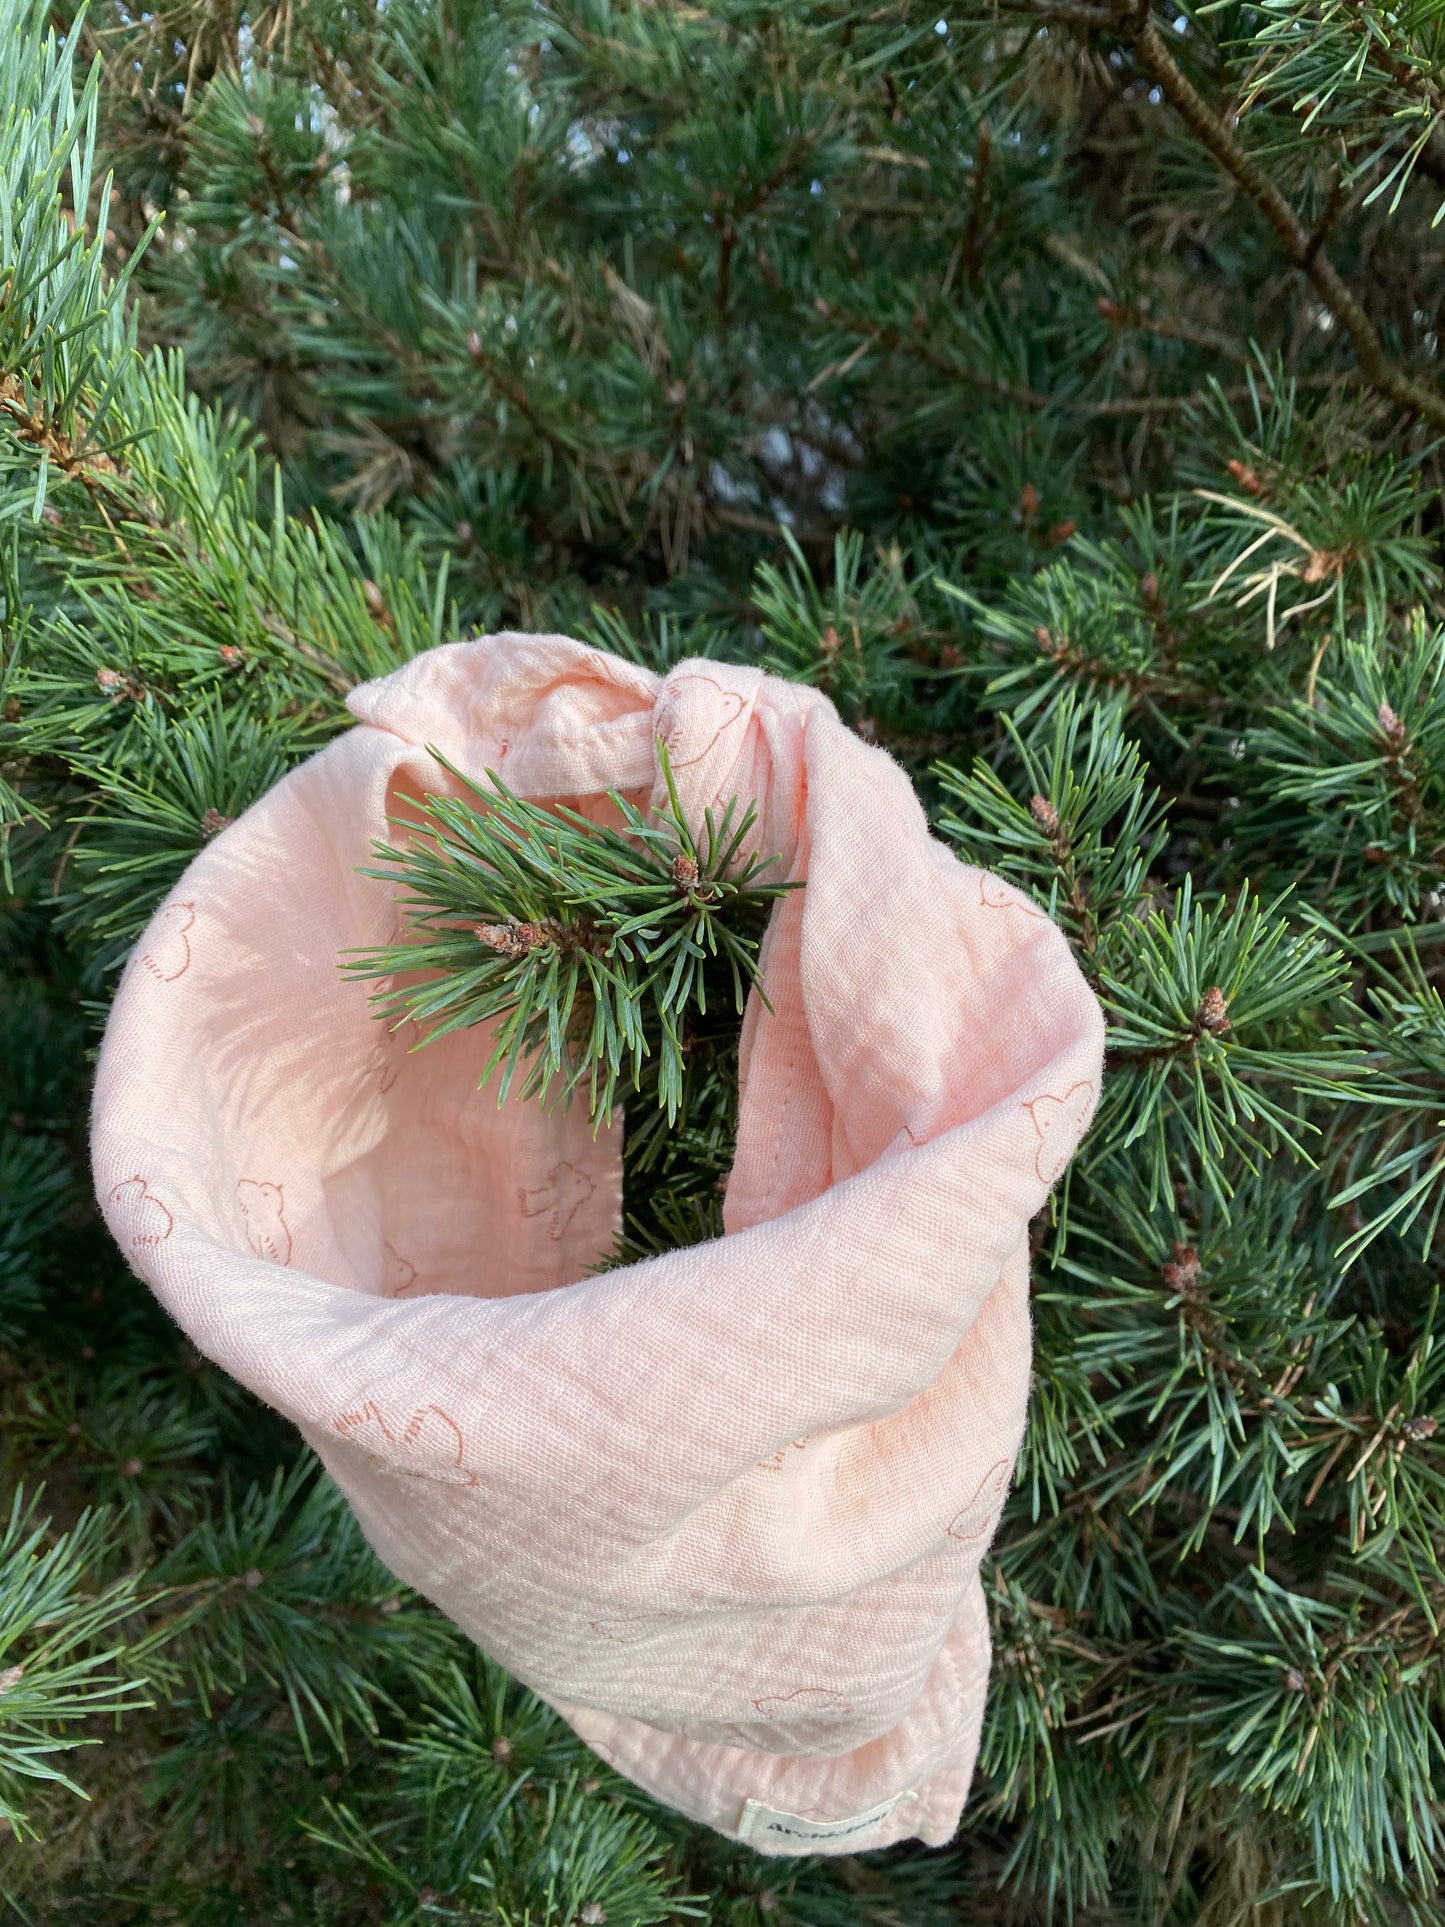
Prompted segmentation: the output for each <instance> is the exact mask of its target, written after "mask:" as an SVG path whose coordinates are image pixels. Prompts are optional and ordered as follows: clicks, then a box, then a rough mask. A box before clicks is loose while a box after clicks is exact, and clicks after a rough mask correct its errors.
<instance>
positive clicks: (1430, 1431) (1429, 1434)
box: [1400, 1412, 1440, 1445]
mask: <svg viewBox="0 0 1445 1927" xmlns="http://www.w3.org/2000/svg"><path fill="white" fill-rule="evenodd" d="M1439 1430H1440V1422H1439V1420H1438V1419H1433V1418H1431V1417H1430V1415H1429V1413H1428V1412H1422V1413H1421V1414H1420V1416H1419V1417H1418V1418H1407V1419H1406V1420H1405V1423H1404V1424H1403V1425H1402V1426H1401V1427H1400V1437H1401V1438H1402V1439H1405V1440H1406V1441H1407V1442H1408V1443H1409V1444H1411V1445H1424V1444H1425V1443H1426V1442H1427V1440H1429V1439H1433V1438H1434V1436H1435V1434H1436V1433H1437V1432H1438V1431H1439Z"/></svg>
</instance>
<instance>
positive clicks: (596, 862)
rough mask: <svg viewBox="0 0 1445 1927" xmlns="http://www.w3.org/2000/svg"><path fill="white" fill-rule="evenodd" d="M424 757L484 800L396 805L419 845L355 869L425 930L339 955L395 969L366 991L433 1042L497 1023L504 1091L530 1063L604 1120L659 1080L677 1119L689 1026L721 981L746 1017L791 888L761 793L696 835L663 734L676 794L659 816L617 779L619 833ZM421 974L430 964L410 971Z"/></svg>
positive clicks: (539, 1078) (554, 1089)
mask: <svg viewBox="0 0 1445 1927" xmlns="http://www.w3.org/2000/svg"><path fill="white" fill-rule="evenodd" d="M432 754H433V755H435V756H437V760H438V762H440V763H441V764H442V765H443V767H444V768H445V769H446V770H447V771H448V772H449V773H450V774H451V775H452V776H453V777H455V778H456V779H457V781H458V782H459V783H461V784H463V785H464V787H465V788H466V789H467V790H468V791H470V792H471V795H472V796H473V797H476V798H477V799H478V801H479V802H480V803H481V804H482V805H483V806H484V807H482V808H480V809H479V808H477V807H475V806H474V805H473V803H472V802H471V801H469V800H468V799H467V798H465V797H440V796H428V797H426V798H425V799H424V800H423V803H422V805H421V812H422V822H421V823H420V824H418V823H417V822H415V821H407V820H405V819H397V820H398V821H401V822H403V824H404V827H406V828H408V829H410V830H412V831H413V832H414V835H413V840H412V842H411V844H410V845H409V846H408V847H407V849H405V850H404V851H402V852H401V853H400V854H398V853H397V852H396V851H395V850H393V849H392V848H391V846H390V845H388V844H384V843H382V844H378V845H377V846H376V848H377V854H378V855H379V856H381V857H383V858H385V861H384V862H383V863H380V864H378V865H377V866H376V867H375V868H366V869H364V872H363V873H364V874H365V875H368V876H374V877H377V878H379V879H380V880H381V881H383V882H387V883H392V884H396V885H399V886H401V888H402V889H403V890H405V891H407V892H408V893H409V894H407V895H405V896H403V897H402V898H401V902H402V905H403V908H404V910H405V914H406V916H407V920H408V922H409V924H410V926H411V929H412V931H413V932H414V933H415V940H414V941H411V942H407V943H399V944H388V945H384V946H382V947H380V948H377V949H372V950H364V951H361V952H358V953H354V954H353V955H352V956H351V957H350V958H348V960H347V962H346V964H345V967H346V968H347V969H349V970H350V971H352V972H354V973H355V974H356V975H357V976H359V977H363V978H370V979H378V978H382V979H389V980H391V981H390V982H389V983H388V986H387V988H385V989H384V990H381V991H379V992H377V993H376V995H375V996H374V998H373V1002H374V1003H375V1004H376V1005H377V1007H378V1012H379V1014H380V1015H381V1016H382V1017H383V1018H385V1020H386V1021H387V1022H389V1023H391V1024H392V1025H397V1024H400V1023H403V1022H405V1021H407V1020H408V1019H414V1020H415V1021H416V1022H417V1023H418V1024H419V1025H420V1026H421V1028H422V1030H423V1032H424V1033H425V1037H424V1041H426V1042H430V1041H432V1040H433V1039H435V1038H438V1037H444V1036H447V1035H448V1034H450V1033H451V1032H452V1031H456V1030H462V1029H466V1028H470V1027H471V1026H473V1025H477V1024H492V1025H494V1026H495V1030H494V1037H493V1045H492V1050H491V1054H490V1056H489V1057H488V1059H487V1062H486V1066H485V1068H484V1070H483V1071H482V1074H481V1077H480V1079H479V1080H478V1088H479V1089H480V1088H481V1087H482V1086H484V1085H485V1084H486V1083H487V1082H488V1081H489V1079H490V1078H491V1077H492V1075H493V1073H494V1072H497V1071H500V1073H501V1076H500V1081H499V1084H498V1091H497V1101H498V1103H499V1104H500V1103H503V1102H505V1100H506V1098H507V1096H508V1094H509V1093H510V1091H511V1090H512V1087H513V1085H514V1083H515V1082H516V1079H517V1076H518V1072H519V1071H522V1073H523V1075H522V1083H521V1092H522V1095H523V1096H524V1097H545V1098H547V1099H548V1100H552V1099H555V1098H558V1097H560V1098H561V1100H562V1101H563V1102H564V1103H571V1101H572V1099H573V1098H574V1097H575V1096H576V1094H577V1093H578V1092H579V1091H583V1092H585V1095H586V1099H587V1107H588V1112H589V1115H590V1117H591V1119H592V1124H593V1128H594V1130H596V1129H597V1128H599V1127H600V1125H601V1123H602V1122H603V1120H604V1119H606V1118H607V1117H609V1116H610V1114H611V1111H612V1108H613V1105H614V1103H615V1102H616V1099H617V1095H618V1090H619V1087H620V1086H627V1087H630V1088H631V1089H632V1090H633V1091H642V1090H644V1088H645V1086H648V1087H651V1088H652V1089H653V1090H654V1091H655V1094H656V1106H657V1108H658V1109H660V1110H661V1111H663V1112H665V1113H666V1116H667V1120H668V1123H669V1124H672V1123H673V1122H675V1121H676V1119H677V1118H678V1116H679V1114H680V1113H681V1112H683V1111H684V1109H685V1093H686V1089H687V1085H688V1082H689V1073H690V1069H691V1066H690V1058H691V1056H692V1055H693V1053H694V1046H695V1039H696V1028H697V1027H699V1026H701V1025H704V1024H705V1023H706V1021H707V1019H708V1016H709V1010H710V1008H711V1010H712V1013H713V1015H714V1016H715V1015H716V1014H717V1011H718V1009H719V1006H720V1004H721V1003H722V1002H723V1000H724V998H725V997H726V996H727V995H728V993H730V995H731V1008H732V1009H733V1010H734V1011H735V1012H736V1013H738V1014H741V1012H742V1010H743V1007H744V1004H745V1001H746V997H747V992H748V990H749V989H750V988H752V987H757V988H758V989H759V994H760V995H761V994H762V992H761V984H760V979H759V973H758V946H759V943H760V942H761V939H762V934H763V930H764V928H765V926H766V922H767V915H768V912H769V911H770V909H771V907H772V905H773V903H774V902H775V901H776V900H777V899H778V898H779V897H781V896H782V895H784V894H785V893H786V892H787V891H788V890H792V889H796V888H798V887H799V885H798V884H797V883H795V882H772V881H767V880H764V879H763V874H762V873H763V872H764V871H765V870H767V869H769V868H770V867H771V866H772V865H773V864H774V863H775V862H776V861H777V859H776V857H771V856H770V857H763V856H761V855H760V854H759V853H758V852H757V851H755V850H753V851H747V852H746V853H745V852H744V849H743V846H744V844H745V843H746V841H747V839H748V837H749V835H750V833H751V831H752V829H753V827H754V825H755V824H756V822H757V808H756V806H755V805H751V804H750V805H749V806H748V807H747V808H746V809H745V810H743V811H742V812H741V814H739V810H738V803H737V799H736V798H733V799H731V800H730V801H729V802H728V804H727V805H726V807H725V808H724V810H723V813H722V817H721V820H720V821H719V820H718V819H716V818H715V817H714V815H713V813H712V811H711V810H708V811H707V812H706V813H705V820H704V829H703V833H702V835H701V836H700V837H698V836H695V835H694V834H693V832H692V830H691V829H690V828H689V827H688V824H687V822H686V820H685V818H684V816H683V813H682V807H681V804H680V802H679V800H678V795H677V788H676V785H675V783H674V780H673V775H672V769H671V766H670V764H669V761H668V757H667V752H666V749H665V747H664V746H663V745H662V743H661V742H660V741H659V744H658V758H659V763H660V766H661V769H662V775H663V780H664V782H665V784H666V787H667V794H668V801H667V804H666V805H665V806H664V807H663V808H661V809H659V810H658V811H656V812H655V814H654V816H653V818H652V819H651V820H649V819H648V817H646V816H645V815H644V814H643V813H642V812H641V811H640V810H639V809H637V807H636V806H635V805H634V804H632V803H629V802H628V801H627V799H626V798H625V797H623V796H621V795H619V794H618V793H617V792H616V791H615V790H609V791H608V793H607V794H608V799H609V801H610V802H611V803H612V805H613V806H614V808H615V809H616V810H617V812H618V814H619V816H620V817H621V819H622V826H623V827H622V828H621V829H612V828H607V827H604V826H599V825H598V824H595V823H592V822H589V821H588V819H587V818H586V817H584V816H581V815H579V814H578V813H577V812H576V811H575V810H570V809H567V808H565V807H558V808H556V809H550V810H549V809H544V808H542V807H541V806H540V805H539V804H536V803H529V802H526V801H524V800H523V799H522V798H521V797H519V796H516V795H514V794H513V792H512V791H511V790H509V789H508V788H507V786H506V785H505V784H504V783H503V782H502V781H501V780H500V778H499V777H498V776H497V775H496V774H495V772H493V771H491V770H488V771H487V777H488V780H489V781H490V783H491V785H492V789H491V791H490V793H488V792H486V791H483V790H481V789H479V788H478V787H477V786H476V785H475V784H474V783H472V782H471V781H470V779H469V778H468V777H466V776H465V775H464V774H463V773H462V771H460V770H458V769H455V768H454V767H453V766H452V765H451V764H450V763H448V762H447V761H446V758H445V757H443V756H440V755H438V754H437V752H436V751H435V750H433V751H432ZM419 971H422V972H427V973H429V974H428V975H427V976H426V977H425V978H424V980H423V981H421V982H419V983H418V982H416V981H415V980H414V973H416V972H419ZM430 973H435V974H430ZM402 977H405V978H406V979H407V980H408V981H407V982H405V983H404V984H400V983H398V982H397V981H396V980H397V979H399V978H402ZM763 1001H764V1004H765V1006H767V1000H766V998H764V1000H763ZM767 1007H769V1008H770V1006H767Z"/></svg>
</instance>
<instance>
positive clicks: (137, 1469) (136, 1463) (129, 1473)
mask: <svg viewBox="0 0 1445 1927" xmlns="http://www.w3.org/2000/svg"><path fill="white" fill-rule="evenodd" d="M145 1469H146V1466H145V1460H144V1459H137V1458H129V1459H127V1460H126V1461H125V1463H124V1464H123V1465H122V1466H121V1468H120V1475H121V1477H122V1478H123V1479H138V1478H139V1477H140V1475H141V1473H142V1472H144V1471H145Z"/></svg>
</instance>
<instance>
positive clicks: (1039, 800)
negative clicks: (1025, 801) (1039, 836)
mask: <svg viewBox="0 0 1445 1927" xmlns="http://www.w3.org/2000/svg"><path fill="white" fill-rule="evenodd" d="M1029 815H1030V816H1031V817H1032V818H1033V819H1034V821H1035V823H1037V824H1038V826H1039V828H1040V829H1041V830H1042V831H1043V833H1044V835H1045V836H1046V837H1048V839H1049V841H1050V842H1052V841H1053V839H1054V838H1055V837H1056V836H1057V835H1058V833H1059V813H1058V811H1057V810H1056V809H1055V808H1054V806H1053V804H1052V803H1051V802H1050V801H1049V799H1048V798H1047V797H1046V796H1031V797H1030V798H1029Z"/></svg>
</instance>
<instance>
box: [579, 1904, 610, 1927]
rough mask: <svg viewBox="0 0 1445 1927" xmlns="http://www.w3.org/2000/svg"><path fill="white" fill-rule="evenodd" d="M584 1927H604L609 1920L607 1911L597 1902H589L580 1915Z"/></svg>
mask: <svg viewBox="0 0 1445 1927" xmlns="http://www.w3.org/2000/svg"><path fill="white" fill-rule="evenodd" d="M577 1918H578V1919H579V1920H580V1921H581V1923H582V1927H602V1923H603V1921H604V1920H606V1918H607V1910H606V1908H605V1907H603V1906H601V1905H600V1904H599V1903H598V1902H597V1901H595V1900H589V1901H588V1902H587V1904H586V1906H584V1907H583V1908H582V1910H581V1912H580V1913H579V1914H578V1916H577Z"/></svg>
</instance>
